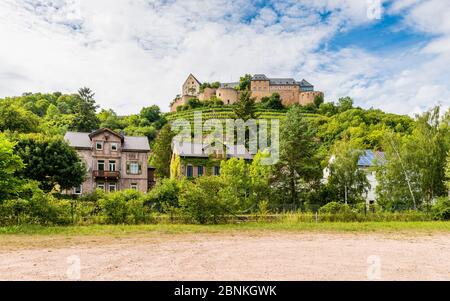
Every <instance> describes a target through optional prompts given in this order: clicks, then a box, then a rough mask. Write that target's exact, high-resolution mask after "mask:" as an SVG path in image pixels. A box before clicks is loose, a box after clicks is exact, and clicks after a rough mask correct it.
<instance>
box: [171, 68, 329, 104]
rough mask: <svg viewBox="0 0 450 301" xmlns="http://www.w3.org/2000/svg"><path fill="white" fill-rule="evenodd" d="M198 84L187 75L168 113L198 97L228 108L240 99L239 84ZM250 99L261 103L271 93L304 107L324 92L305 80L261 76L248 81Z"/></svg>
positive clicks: (285, 102) (288, 102)
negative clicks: (219, 101) (203, 86)
mask: <svg viewBox="0 0 450 301" xmlns="http://www.w3.org/2000/svg"><path fill="white" fill-rule="evenodd" d="M201 85H202V84H201V82H200V81H199V80H198V79H197V78H196V77H195V76H194V75H193V74H189V76H188V77H187V79H186V80H185V81H184V83H183V85H182V88H181V95H178V96H177V97H176V98H175V99H174V101H173V102H172V103H171V104H170V111H171V112H176V110H177V107H178V106H181V105H184V104H186V103H187V102H188V100H189V99H192V98H198V99H199V100H201V101H205V100H210V99H212V98H214V97H215V98H218V99H220V100H222V101H223V103H224V104H225V105H231V104H234V103H236V102H237V101H238V100H239V91H238V90H237V89H236V88H237V87H238V86H239V82H230V83H220V86H219V87H217V88H204V89H203V90H202V89H201ZM250 90H251V92H252V96H253V97H255V98H256V101H257V102H260V101H261V99H262V98H263V97H268V96H271V95H272V94H273V93H278V94H279V95H280V98H281V101H282V103H283V105H286V106H288V105H291V104H301V105H306V104H309V103H312V102H314V99H315V98H316V97H317V96H322V97H323V93H322V92H320V91H315V90H314V86H313V85H311V84H310V83H309V82H308V81H306V80H305V79H302V80H301V81H296V80H295V79H293V78H269V77H267V76H266V75H264V74H255V75H254V76H253V77H252V79H251V81H250Z"/></svg>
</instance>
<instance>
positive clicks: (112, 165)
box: [109, 160, 116, 171]
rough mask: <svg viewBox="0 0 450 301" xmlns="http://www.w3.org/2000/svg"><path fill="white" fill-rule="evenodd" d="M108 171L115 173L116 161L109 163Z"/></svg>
mask: <svg viewBox="0 0 450 301" xmlns="http://www.w3.org/2000/svg"><path fill="white" fill-rule="evenodd" d="M109 171H116V161H114V160H110V161H109Z"/></svg>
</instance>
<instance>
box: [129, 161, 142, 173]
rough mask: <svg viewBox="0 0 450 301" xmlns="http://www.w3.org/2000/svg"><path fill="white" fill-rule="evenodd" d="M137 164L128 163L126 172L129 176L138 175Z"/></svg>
mask: <svg viewBox="0 0 450 301" xmlns="http://www.w3.org/2000/svg"><path fill="white" fill-rule="evenodd" d="M139 169H140V168H139V163H138V162H129V165H128V171H129V174H132V175H138V174H139Z"/></svg>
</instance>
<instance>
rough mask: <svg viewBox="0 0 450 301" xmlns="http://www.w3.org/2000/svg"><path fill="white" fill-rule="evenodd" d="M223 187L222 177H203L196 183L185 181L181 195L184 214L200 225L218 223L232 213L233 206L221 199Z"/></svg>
mask: <svg viewBox="0 0 450 301" xmlns="http://www.w3.org/2000/svg"><path fill="white" fill-rule="evenodd" d="M222 187H223V182H222V180H221V178H220V177H214V176H209V177H208V176H203V177H200V178H197V179H196V180H195V181H194V182H190V181H184V182H183V183H182V190H181V193H180V205H181V209H182V212H183V214H184V215H185V216H186V217H188V218H190V219H191V220H192V221H194V222H198V223H200V224H207V223H218V222H220V221H223V220H225V217H226V214H229V213H232V210H231V208H232V205H231V204H227V202H226V201H225V200H224V199H223V198H221V197H219V191H220V189H221V188H222Z"/></svg>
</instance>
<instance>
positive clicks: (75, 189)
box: [73, 185, 83, 195]
mask: <svg viewBox="0 0 450 301" xmlns="http://www.w3.org/2000/svg"><path fill="white" fill-rule="evenodd" d="M73 193H74V194H78V195H80V194H82V193H83V187H81V185H80V186H77V187H74V188H73Z"/></svg>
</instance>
